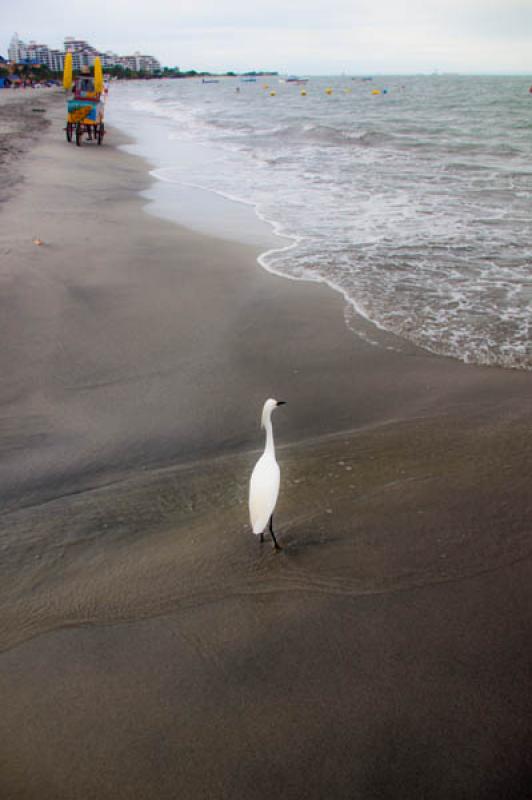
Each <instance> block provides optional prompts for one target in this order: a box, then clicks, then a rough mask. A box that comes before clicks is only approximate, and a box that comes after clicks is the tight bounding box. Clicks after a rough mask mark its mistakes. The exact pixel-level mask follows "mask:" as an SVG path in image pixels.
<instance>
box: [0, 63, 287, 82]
mask: <svg viewBox="0 0 532 800" xmlns="http://www.w3.org/2000/svg"><path fill="white" fill-rule="evenodd" d="M14 71H15V73H16V74H17V75H18V76H19V77H20V78H21V79H22V80H24V81H30V82H33V83H44V82H46V81H54V80H55V81H60V80H61V79H62V77H63V74H62V73H61V72H53V71H52V70H51V69H49V68H48V67H47V66H46V65H45V64H17V65H16V66H15V67H14ZM11 72H13V68H12V67H11V66H10V65H8V64H7V63H6V64H2V63H0V77H2V78H4V77H6V78H7V77H8V76H9V74H10V73H11ZM104 72H105V74H106V75H109V76H110V77H111V78H118V79H119V80H139V79H140V80H143V79H144V80H149V79H152V78H195V77H198V78H202V77H208V76H209V75H213V74H214V73H212V72H198V71H197V70H195V69H189V70H186V71H185V72H182V71H181V70H180V69H179V67H164V68H163V69H162V70H160V71H158V72H144V70H134V69H129V68H128V67H121V66H119V65H117V66H114V67H105V68H104ZM217 74H218V75H220V76H226V77H236V76H237V75H238V74H242V75H244V76H260V75H277V73H276V72H244V73H236V72H223V73H217Z"/></svg>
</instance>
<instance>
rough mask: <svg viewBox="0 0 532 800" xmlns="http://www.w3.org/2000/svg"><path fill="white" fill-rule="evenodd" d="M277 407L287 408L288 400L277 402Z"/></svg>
mask: <svg viewBox="0 0 532 800" xmlns="http://www.w3.org/2000/svg"><path fill="white" fill-rule="evenodd" d="M277 405H278V406H285V405H286V400H278V401H277Z"/></svg>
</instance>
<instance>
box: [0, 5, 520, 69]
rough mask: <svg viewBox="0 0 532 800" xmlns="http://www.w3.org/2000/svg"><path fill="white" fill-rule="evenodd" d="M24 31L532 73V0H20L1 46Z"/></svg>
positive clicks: (359, 64) (0, 49)
mask: <svg viewBox="0 0 532 800" xmlns="http://www.w3.org/2000/svg"><path fill="white" fill-rule="evenodd" d="M14 31H17V32H18V34H19V36H20V38H21V39H23V40H25V41H28V40H29V39H35V40H37V41H39V42H43V43H45V44H48V45H49V46H50V47H57V48H60V47H62V42H63V38H64V36H65V35H67V36H68V35H72V36H76V37H78V38H83V39H87V40H88V41H89V42H90V43H91V44H93V45H94V46H95V47H97V48H98V49H101V50H114V51H115V52H118V53H119V54H120V55H127V54H129V53H131V52H133V51H135V50H140V51H141V52H142V53H146V54H148V55H153V56H155V57H156V58H158V59H159V60H160V61H161V62H162V63H163V64H164V65H170V66H179V67H181V68H182V69H190V68H198V69H206V70H211V71H226V70H235V71H243V70H248V69H274V70H278V71H280V72H298V73H306V74H338V73H342V72H346V73H353V74H357V73H358V74H361V73H379V72H380V73H398V72H401V73H411V72H433V71H434V70H440V71H442V72H445V71H451V72H480V73H482V72H490V73H498V72H501V73H509V72H520V73H523V72H524V73H527V72H530V73H532V0H328V1H326V0H268V2H266V3H257V2H252V0H226V1H225V2H223V0H188V2H186V3H185V2H183V1H182V0H177V1H176V0H156V1H154V2H146V0H106V1H105V2H104V0H91V2H88V3H76V2H74V3H65V2H64V0H61V2H59V0H46V2H44V3H43V2H42V0H17V2H12V3H10V4H8V6H6V9H5V10H4V12H3V13H2V15H1V19H0V54H2V55H4V56H6V55H7V47H8V44H9V40H10V38H11V36H12V34H13V32H14Z"/></svg>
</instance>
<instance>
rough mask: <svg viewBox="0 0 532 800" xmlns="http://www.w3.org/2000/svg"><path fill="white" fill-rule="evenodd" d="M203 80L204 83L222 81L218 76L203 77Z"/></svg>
mask: <svg viewBox="0 0 532 800" xmlns="http://www.w3.org/2000/svg"><path fill="white" fill-rule="evenodd" d="M201 82H202V83H220V81H219V80H217V79H216V78H212V79H211V78H202V79H201Z"/></svg>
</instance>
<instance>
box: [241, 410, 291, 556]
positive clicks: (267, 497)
mask: <svg viewBox="0 0 532 800" xmlns="http://www.w3.org/2000/svg"><path fill="white" fill-rule="evenodd" d="M284 405H285V401H284V400H272V398H270V399H269V400H266V402H265V403H264V407H263V409H262V419H261V426H262V427H263V428H265V430H266V446H265V447H264V453H263V454H262V455H261V457H260V458H259V460H258V461H257V463H256V464H255V466H254V468H253V472H252V473H251V480H250V482H249V518H250V520H251V527H252V528H253V533H256V534H259V533H260V540H261V542H263V541H264V529H265V528H266V526H267V525H268V522H269V524H270V533H271V536H272V539H273V546H274V548H275V550H280V549H281V548H280V547H279V545H278V544H277V539H276V538H275V533H274V532H273V512H274V509H275V504H276V503H277V496H278V494H279V484H280V481H281V471H280V469H279V464H278V463H277V461H276V460H275V445H274V443H273V428H272V411H273V410H274V408H277V406H284Z"/></svg>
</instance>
